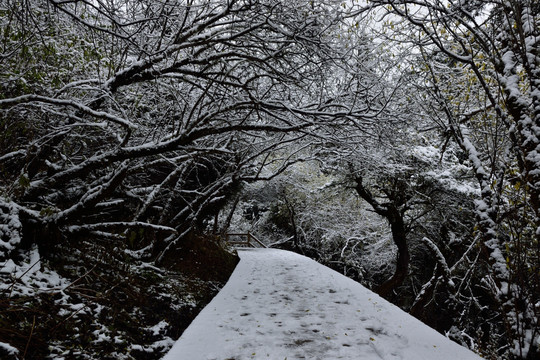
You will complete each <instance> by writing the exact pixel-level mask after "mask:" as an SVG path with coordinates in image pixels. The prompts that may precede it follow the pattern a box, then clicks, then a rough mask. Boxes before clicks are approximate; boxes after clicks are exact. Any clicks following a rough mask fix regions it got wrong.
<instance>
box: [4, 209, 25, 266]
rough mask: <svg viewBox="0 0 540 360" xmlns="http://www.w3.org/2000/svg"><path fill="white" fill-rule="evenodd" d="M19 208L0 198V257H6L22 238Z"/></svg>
mask: <svg viewBox="0 0 540 360" xmlns="http://www.w3.org/2000/svg"><path fill="white" fill-rule="evenodd" d="M21 231H22V224H21V221H20V219H19V210H18V209H17V207H16V206H15V205H14V204H13V203H10V202H6V201H4V200H2V199H0V259H4V258H7V257H8V256H9V255H10V253H11V252H12V251H13V250H15V249H16V248H17V245H19V243H20V242H21V238H22V234H21Z"/></svg>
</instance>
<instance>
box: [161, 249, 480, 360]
mask: <svg viewBox="0 0 540 360" xmlns="http://www.w3.org/2000/svg"><path fill="white" fill-rule="evenodd" d="M238 254H239V255H240V259H241V261H240V263H239V264H238V266H237V268H236V269H235V271H234V273H233V274H232V276H231V278H230V280H229V282H228V283H227V284H226V285H225V287H224V288H223V289H222V290H221V291H220V292H219V293H218V295H217V296H216V297H215V298H214V299H213V300H212V301H211V302H210V303H209V304H208V305H207V306H206V307H205V308H204V309H203V311H202V312H201V313H200V314H199V316H198V317H197V318H196V319H195V320H194V321H193V323H192V324H191V325H190V326H189V327H188V329H187V330H186V331H185V332H184V334H183V335H182V337H180V339H179V340H178V341H177V342H176V343H175V345H174V346H173V348H172V349H171V351H170V352H169V353H168V354H167V355H166V356H165V357H164V359H166V360H173V359H174V360H198V359H201V360H203V359H204V360H209V359H216V360H218V359H219V360H225V359H231V360H232V359H234V360H244V359H272V360H274V359H277V360H284V359H287V360H292V359H317V360H318V359H320V360H330V359H350V360H357V359H411V360H421V359H426V360H439V359H451V360H466V359H480V357H478V356H477V355H475V354H474V353H472V352H471V351H469V350H467V349H465V348H463V347H461V346H459V345H457V344H455V343H453V342H452V341H450V340H448V339H447V338H445V337H444V336H442V335H440V334H439V333H437V332H436V331H434V330H432V329H431V328H429V327H428V326H426V325H424V324H423V323H421V322H420V321H418V320H416V319H415V318H413V317H412V316H410V315H408V314H406V313H405V312H403V311H401V310H400V309H398V308H397V307H395V306H394V305H392V304H390V303H388V302H387V301H386V300H384V299H382V298H380V297H379V296H378V295H376V294H374V293H373V292H371V291H369V290H367V289H366V288H364V287H363V286H362V285H360V284H358V283H357V282H355V281H353V280H351V279H348V278H346V277H345V276H343V275H341V274H339V273H337V272H335V271H333V270H331V269H329V268H327V267H325V266H322V265H320V264H318V263H316V262H315V261H313V260H311V259H308V258H306V257H304V256H301V255H298V254H295V253H292V252H288V251H283V250H275V249H245V250H239V251H238Z"/></svg>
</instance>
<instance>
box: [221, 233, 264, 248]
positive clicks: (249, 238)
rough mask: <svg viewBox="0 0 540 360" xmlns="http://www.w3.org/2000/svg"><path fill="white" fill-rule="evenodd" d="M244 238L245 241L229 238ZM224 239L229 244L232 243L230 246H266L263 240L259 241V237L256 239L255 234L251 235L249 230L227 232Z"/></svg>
mask: <svg viewBox="0 0 540 360" xmlns="http://www.w3.org/2000/svg"><path fill="white" fill-rule="evenodd" d="M235 237H236V238H238V237H239V238H245V239H246V240H245V241H242V240H241V241H238V240H234V239H231V238H235ZM225 241H226V242H227V243H228V244H229V245H232V246H239V247H253V248H257V247H262V248H266V247H268V246H266V245H265V244H264V243H263V242H261V241H260V240H259V239H257V238H256V237H255V235H253V234H252V233H250V232H247V233H229V234H225Z"/></svg>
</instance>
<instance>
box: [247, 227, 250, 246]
mask: <svg viewBox="0 0 540 360" xmlns="http://www.w3.org/2000/svg"><path fill="white" fill-rule="evenodd" d="M247 246H248V247H251V234H250V233H249V231H248V233H247Z"/></svg>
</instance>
